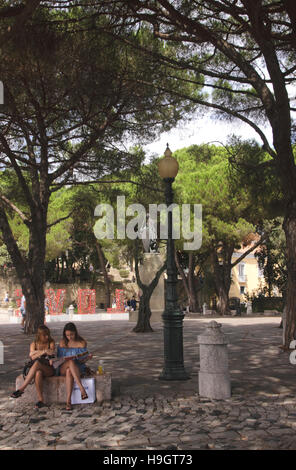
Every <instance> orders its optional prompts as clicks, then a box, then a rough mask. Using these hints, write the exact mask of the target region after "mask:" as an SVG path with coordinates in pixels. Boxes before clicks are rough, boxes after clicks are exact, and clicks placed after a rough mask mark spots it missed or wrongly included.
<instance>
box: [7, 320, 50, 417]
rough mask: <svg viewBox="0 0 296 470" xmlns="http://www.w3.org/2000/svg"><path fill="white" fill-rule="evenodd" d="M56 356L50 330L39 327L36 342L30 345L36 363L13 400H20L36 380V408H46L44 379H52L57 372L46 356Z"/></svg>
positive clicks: (31, 354) (43, 326)
mask: <svg viewBox="0 0 296 470" xmlns="http://www.w3.org/2000/svg"><path fill="white" fill-rule="evenodd" d="M54 354H55V342H54V340H53V339H52V337H51V333H50V330H49V328H47V326H45V325H42V326H39V328H38V330H37V334H36V338H35V341H34V342H33V343H31V345H30V358H31V359H32V360H35V362H34V364H33V365H32V367H31V368H30V370H29V373H28V375H27V376H26V378H25V381H24V383H23V385H22V386H21V387H20V388H19V389H18V390H16V391H15V392H13V393H12V394H11V395H10V396H11V397H12V398H19V397H20V396H21V395H22V394H23V393H24V390H25V388H26V387H27V386H28V385H29V383H30V382H31V381H32V380H33V379H34V380H35V387H36V391H37V396H38V400H39V401H38V402H37V403H36V405H35V406H36V408H42V407H43V406H46V405H45V403H44V399H43V390H42V382H43V377H51V376H52V375H54V373H55V371H54V368H53V367H52V366H51V365H50V364H49V361H48V360H47V359H46V358H45V356H54Z"/></svg>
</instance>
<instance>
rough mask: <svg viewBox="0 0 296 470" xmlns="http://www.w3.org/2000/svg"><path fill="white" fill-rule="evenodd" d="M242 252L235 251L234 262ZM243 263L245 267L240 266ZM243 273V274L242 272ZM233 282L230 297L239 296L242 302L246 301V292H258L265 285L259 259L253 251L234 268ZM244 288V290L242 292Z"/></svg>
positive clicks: (250, 293)
mask: <svg viewBox="0 0 296 470" xmlns="http://www.w3.org/2000/svg"><path fill="white" fill-rule="evenodd" d="M241 254H242V253H241V252H237V253H234V256H233V257H232V263H234V262H235V261H236V260H237V258H238V257H239V256H241ZM239 265H243V266H244V268H239ZM242 273H243V274H242ZM231 274H232V284H231V287H230V291H229V297H239V298H240V300H241V301H242V302H244V301H246V297H245V294H249V295H252V294H257V293H258V291H259V290H260V289H261V288H262V287H263V285H264V278H263V276H262V275H261V272H260V269H259V265H258V261H257V259H256V258H255V256H254V254H253V253H250V254H249V255H247V256H246V257H245V258H244V259H243V261H242V262H241V263H239V264H238V265H236V266H235V267H234V268H233V269H232V273H231ZM243 290H244V292H242V291H243Z"/></svg>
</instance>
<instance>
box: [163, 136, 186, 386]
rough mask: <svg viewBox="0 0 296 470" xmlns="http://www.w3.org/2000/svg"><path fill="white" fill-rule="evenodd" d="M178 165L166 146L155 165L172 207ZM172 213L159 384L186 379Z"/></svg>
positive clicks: (169, 216) (169, 223)
mask: <svg viewBox="0 0 296 470" xmlns="http://www.w3.org/2000/svg"><path fill="white" fill-rule="evenodd" d="M178 169H179V165H178V162H177V160H176V159H175V158H174V157H172V152H171V151H170V149H169V146H168V145H167V148H166V151H165V153H164V158H162V159H161V160H160V161H159V163H158V171H159V175H160V177H161V178H162V179H163V180H164V182H165V185H166V188H165V196H166V205H167V206H170V205H171V204H172V203H173V190H172V184H173V182H174V180H175V177H176V176H177V173H178ZM172 215H173V214H172V211H169V212H168V240H167V280H166V294H165V310H164V312H163V314H162V318H163V323H164V368H163V371H162V373H161V375H160V377H159V379H160V380H187V379H189V378H190V377H189V375H188V374H187V372H186V371H185V368H184V360H183V319H184V314H183V312H182V311H181V310H180V307H179V305H178V303H177V301H178V297H177V282H178V278H177V267H176V263H175V249H174V240H173V237H172V227H173V223H172V222H173V221H172Z"/></svg>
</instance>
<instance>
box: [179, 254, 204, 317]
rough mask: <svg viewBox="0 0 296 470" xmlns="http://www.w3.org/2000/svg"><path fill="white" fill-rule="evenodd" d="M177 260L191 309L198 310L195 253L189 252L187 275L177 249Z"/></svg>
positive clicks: (192, 310) (191, 310)
mask: <svg viewBox="0 0 296 470" xmlns="http://www.w3.org/2000/svg"><path fill="white" fill-rule="evenodd" d="M175 261H176V266H177V268H178V272H179V274H180V276H181V277H182V281H183V286H184V289H185V292H186V294H187V297H188V305H189V311H190V312H198V309H199V302H198V297H197V289H196V286H195V282H194V281H195V279H194V270H195V264H194V255H193V253H189V267H188V268H189V269H188V275H187V277H186V275H185V273H184V270H183V269H182V266H181V265H180V263H179V259H178V255H177V252H176V250H175Z"/></svg>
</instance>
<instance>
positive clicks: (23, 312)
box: [20, 295, 26, 330]
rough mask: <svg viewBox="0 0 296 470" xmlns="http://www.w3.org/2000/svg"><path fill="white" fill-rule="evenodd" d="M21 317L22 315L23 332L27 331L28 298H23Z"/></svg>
mask: <svg viewBox="0 0 296 470" xmlns="http://www.w3.org/2000/svg"><path fill="white" fill-rule="evenodd" d="M20 311H21V315H22V326H21V327H22V330H24V329H25V322H26V297H25V296H24V295H23V296H22V298H21V307H20Z"/></svg>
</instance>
